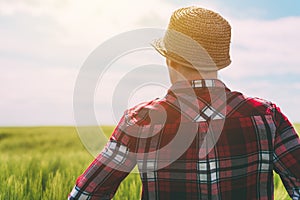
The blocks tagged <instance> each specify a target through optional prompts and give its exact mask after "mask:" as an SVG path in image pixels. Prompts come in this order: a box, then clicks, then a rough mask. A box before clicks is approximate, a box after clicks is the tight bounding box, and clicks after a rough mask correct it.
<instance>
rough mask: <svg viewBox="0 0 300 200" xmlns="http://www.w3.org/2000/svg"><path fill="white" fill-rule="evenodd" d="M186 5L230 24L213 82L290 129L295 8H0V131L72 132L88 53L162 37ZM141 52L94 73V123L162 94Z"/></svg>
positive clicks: (214, 3)
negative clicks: (279, 117)
mask: <svg viewBox="0 0 300 200" xmlns="http://www.w3.org/2000/svg"><path fill="white" fill-rule="evenodd" d="M190 5H196V6H201V7H205V8H208V9H212V10H214V11H216V12H218V13H220V14H221V15H222V16H223V17H225V18H226V19H227V20H228V21H229V22H230V24H231V26H232V42H231V51H230V53H231V59H232V64H231V65H230V66H229V67H228V68H225V69H223V70H221V71H220V74H219V75H220V79H221V80H223V81H224V82H225V83H226V85H227V86H228V87H229V88H230V89H232V90H236V91H241V92H243V93H244V94H246V95H247V96H253V97H260V98H264V99H267V100H270V101H272V102H274V103H276V104H277V105H278V106H279V107H280V108H281V110H282V111H283V113H285V114H286V115H287V116H288V117H289V118H290V120H291V121H292V122H300V106H299V102H300V101H299V100H300V79H299V78H298V77H300V59H299V51H300V1H298V0H286V1H279V0H275V1H274V0H273V1H271V0H264V1H258V0H254V1H253V0H252V1H250V0H245V1H237V0H228V1H221V0H209V1H201V0H200V1H181V0H173V1H171V0H163V1H162V0H152V1H140V0H123V1H117V0H110V1H103V0H89V1H79V0H72V1H71V0H43V1H40V0H0V70H1V71H0V72H1V73H0V85H1V86H0V92H1V97H2V98H1V100H0V126H37V125H76V122H75V120H74V113H76V112H77V111H76V110H75V111H74V107H73V103H74V101H75V102H76V100H74V91H76V88H75V87H76V80H78V79H77V78H78V77H79V74H80V73H81V70H82V68H83V66H85V65H86V63H87V61H88V60H89V59H90V58H91V55H92V54H93V52H95V50H96V49H97V48H98V47H99V46H101V45H102V44H104V43H105V42H111V41H114V39H116V38H118V36H120V35H121V36H123V35H124V33H126V32H130V31H133V30H137V29H144V28H155V29H158V30H162V29H165V28H166V27H167V24H168V21H169V18H170V15H171V13H172V12H173V11H174V10H175V9H177V8H180V7H184V6H190ZM122 34H123V35H122ZM137 39H138V38H137ZM133 40H134V38H133ZM130 41H131V40H129V41H124V42H122V41H121V43H120V46H122V45H123V46H124V45H125V44H127V43H126V42H130ZM105 44H106V43H105ZM149 47H151V46H150V45H149ZM115 49H118V46H109V48H108V51H114V50H115ZM149 49H150V50H149ZM149 49H147V50H145V49H144V50H143V49H142V50H138V51H133V52H131V53H128V54H126V55H122V56H120V57H119V58H118V59H115V60H113V61H112V62H111V63H110V67H109V68H107V70H106V71H105V73H104V74H102V75H101V76H100V75H99V80H98V82H97V83H98V85H96V90H95V94H93V95H94V113H95V115H96V118H97V120H98V122H99V124H100V125H104V124H116V123H117V121H118V119H119V118H120V116H121V115H122V113H123V112H124V110H125V109H126V108H127V107H130V106H133V105H135V104H136V103H139V102H141V101H145V100H150V99H153V98H155V97H162V96H163V95H164V93H165V91H166V89H167V88H168V87H169V86H170V83H169V80H168V74H167V70H166V67H165V61H164V58H163V57H162V56H160V55H159V54H158V53H157V52H155V51H154V50H151V48H149ZM106 53H107V52H106ZM97 59H98V60H97V61H96V62H97V64H101V63H104V60H105V59H104V58H103V59H102V58H101V56H100V57H98V58H97ZM147 64H148V65H151V66H148V67H147ZM154 66H156V67H154ZM157 66H158V67H157ZM102 67H105V66H102ZM136 82H138V83H139V85H137V84H136ZM126 88H130V91H127V90H128V89H126ZM82 95H83V96H84V94H82ZM124 95H125V96H124ZM75 107H76V106H75ZM80 109H82V110H84V109H85V108H84V106H83V107H81V108H80ZM83 113H84V112H83ZM82 117H83V118H87V119H88V116H84V115H83V116H82ZM86 123H87V124H88V120H87V122H86Z"/></svg>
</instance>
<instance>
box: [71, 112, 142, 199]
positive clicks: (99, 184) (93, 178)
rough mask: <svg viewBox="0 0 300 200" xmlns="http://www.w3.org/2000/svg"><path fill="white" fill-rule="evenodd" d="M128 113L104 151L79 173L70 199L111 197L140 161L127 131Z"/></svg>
mask: <svg viewBox="0 0 300 200" xmlns="http://www.w3.org/2000/svg"><path fill="white" fill-rule="evenodd" d="M124 121H125V120H124V117H122V119H121V120H120V122H119V124H118V126H117V127H116V128H115V130H114V132H113V134H112V136H111V137H110V139H109V141H108V142H107V144H106V146H105V148H104V149H103V150H102V152H101V153H100V154H99V155H98V156H97V157H96V158H95V160H94V161H93V162H92V163H91V164H90V166H89V167H88V168H87V169H86V171H85V172H84V173H83V174H82V175H81V176H79V177H78V179H77V181H76V185H75V187H74V188H73V190H72V191H71V193H70V194H69V196H68V199H69V200H75V199H80V200H94V199H97V200H98V199H111V198H112V197H113V196H114V194H115V192H116V190H117V188H118V187H119V185H120V183H121V182H122V180H123V179H124V178H125V177H126V176H127V175H128V174H129V173H130V171H131V170H132V169H133V168H134V166H135V165H136V159H135V156H134V155H135V154H134V153H132V152H131V150H130V143H131V141H130V138H129V137H128V136H127V135H126V134H125V133H124V132H123V129H122V128H121V127H123V126H124V123H125V122H124Z"/></svg>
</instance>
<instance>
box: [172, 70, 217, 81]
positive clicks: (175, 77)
mask: <svg viewBox="0 0 300 200" xmlns="http://www.w3.org/2000/svg"><path fill="white" fill-rule="evenodd" d="M169 74H170V79H171V82H172V83H176V82H179V81H191V80H199V79H217V78H218V73H217V71H210V72H207V71H205V72H203V71H197V70H194V69H184V70H175V69H174V68H169Z"/></svg>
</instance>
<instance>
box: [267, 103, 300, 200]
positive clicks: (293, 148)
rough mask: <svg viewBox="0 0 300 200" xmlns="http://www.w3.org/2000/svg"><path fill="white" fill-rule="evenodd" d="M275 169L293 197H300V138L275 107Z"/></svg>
mask: <svg viewBox="0 0 300 200" xmlns="http://www.w3.org/2000/svg"><path fill="white" fill-rule="evenodd" d="M275 123H276V127H277V130H276V135H275V139H274V156H273V157H274V160H273V162H274V170H275V171H276V173H278V174H279V175H280V177H281V180H282V182H283V184H284V186H285V188H286V190H287V192H288V193H289V195H290V197H291V198H292V199H300V139H299V136H298V134H297V132H296V131H295V129H294V127H293V126H292V124H291V123H290V122H289V120H288V119H287V117H286V116H284V115H283V114H282V113H281V112H280V109H279V108H276V109H275Z"/></svg>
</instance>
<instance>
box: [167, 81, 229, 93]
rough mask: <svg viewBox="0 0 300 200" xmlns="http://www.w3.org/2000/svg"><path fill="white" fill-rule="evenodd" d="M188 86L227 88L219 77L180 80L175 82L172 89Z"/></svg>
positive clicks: (194, 87)
mask: <svg viewBox="0 0 300 200" xmlns="http://www.w3.org/2000/svg"><path fill="white" fill-rule="evenodd" d="M187 88H193V89H197V88H226V85H225V84H224V83H223V82H222V81H220V80H219V79H199V80H191V81H180V82H176V83H174V84H173V85H172V86H171V88H170V90H178V89H187Z"/></svg>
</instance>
